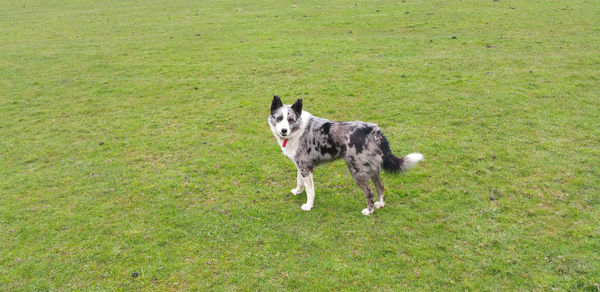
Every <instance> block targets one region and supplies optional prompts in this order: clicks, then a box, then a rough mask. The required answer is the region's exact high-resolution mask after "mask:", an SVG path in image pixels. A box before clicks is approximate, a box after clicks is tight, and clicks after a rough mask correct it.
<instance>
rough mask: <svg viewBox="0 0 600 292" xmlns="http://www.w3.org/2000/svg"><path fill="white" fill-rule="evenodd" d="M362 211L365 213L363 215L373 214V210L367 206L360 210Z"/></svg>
mask: <svg viewBox="0 0 600 292" xmlns="http://www.w3.org/2000/svg"><path fill="white" fill-rule="evenodd" d="M362 213H363V215H365V216H369V215H371V214H373V210H369V208H364V209H363V210H362Z"/></svg>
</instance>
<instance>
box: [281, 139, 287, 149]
mask: <svg viewBox="0 0 600 292" xmlns="http://www.w3.org/2000/svg"><path fill="white" fill-rule="evenodd" d="M285 144H287V139H283V145H281V147H283V148H285Z"/></svg>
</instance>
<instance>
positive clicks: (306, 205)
mask: <svg viewBox="0 0 600 292" xmlns="http://www.w3.org/2000/svg"><path fill="white" fill-rule="evenodd" d="M312 207H313V206H312V205H309V204H302V207H300V208H302V210H304V211H310V209H312Z"/></svg>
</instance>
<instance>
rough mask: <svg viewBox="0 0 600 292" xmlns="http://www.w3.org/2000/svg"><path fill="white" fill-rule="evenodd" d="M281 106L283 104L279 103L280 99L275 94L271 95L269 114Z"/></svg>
mask: <svg viewBox="0 0 600 292" xmlns="http://www.w3.org/2000/svg"><path fill="white" fill-rule="evenodd" d="M282 106H283V104H282V103H281V99H280V98H279V96H278V95H277V94H276V95H275V96H273V102H271V114H273V113H274V112H275V111H276V110H278V109H279V108H280V107H282Z"/></svg>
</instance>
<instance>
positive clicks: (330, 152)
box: [268, 95, 423, 215]
mask: <svg viewBox="0 0 600 292" xmlns="http://www.w3.org/2000/svg"><path fill="white" fill-rule="evenodd" d="M268 121H269V126H270V127H271V131H273V135H275V138H276V139H277V142H278V143H279V145H280V146H281V151H282V152H283V154H285V156H287V157H289V158H290V159H291V160H292V161H293V162H294V164H295V165H296V168H298V175H297V185H296V188H295V189H293V190H292V193H293V194H294V195H298V194H300V193H302V191H303V190H304V188H306V197H307V200H306V204H303V205H302V210H305V211H309V210H310V209H312V207H313V203H314V200H315V188H314V184H313V175H312V172H313V168H314V167H315V166H317V165H318V164H321V163H324V162H328V161H332V160H334V159H337V158H343V159H344V160H345V161H346V164H347V165H348V169H349V170H350V173H351V174H352V178H354V181H355V182H356V183H357V184H358V186H359V187H360V188H361V189H362V190H363V192H364V193H365V197H366V199H367V208H366V209H364V210H362V213H363V215H371V214H372V213H373V211H374V208H378V209H379V208H382V207H383V206H385V202H384V197H383V191H384V188H383V184H382V183H381V177H380V175H379V173H380V172H381V169H382V168H383V169H385V170H387V171H390V172H401V171H404V170H407V169H408V168H410V167H412V166H414V165H415V164H417V163H418V162H419V161H421V160H422V159H423V155H422V154H420V153H411V154H408V155H406V156H404V157H396V156H395V155H394V154H393V153H392V150H391V149H390V145H389V143H388V140H387V139H386V138H385V136H384V135H383V133H382V132H381V130H380V129H379V127H378V126H377V125H376V124H370V123H365V122H333V121H329V120H326V119H323V118H319V117H315V116H313V115H311V114H310V113H308V112H306V111H303V110H302V99H298V100H296V102H295V103H294V104H293V105H291V106H289V105H283V104H282V103H281V99H280V98H279V96H277V95H275V96H274V97H273V102H272V103H271V115H270V116H269V119H268ZM370 180H372V181H373V184H374V185H375V189H377V194H378V195H379V198H378V200H377V202H373V197H374V194H373V191H372V190H371V187H370V186H369V181H370Z"/></svg>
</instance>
